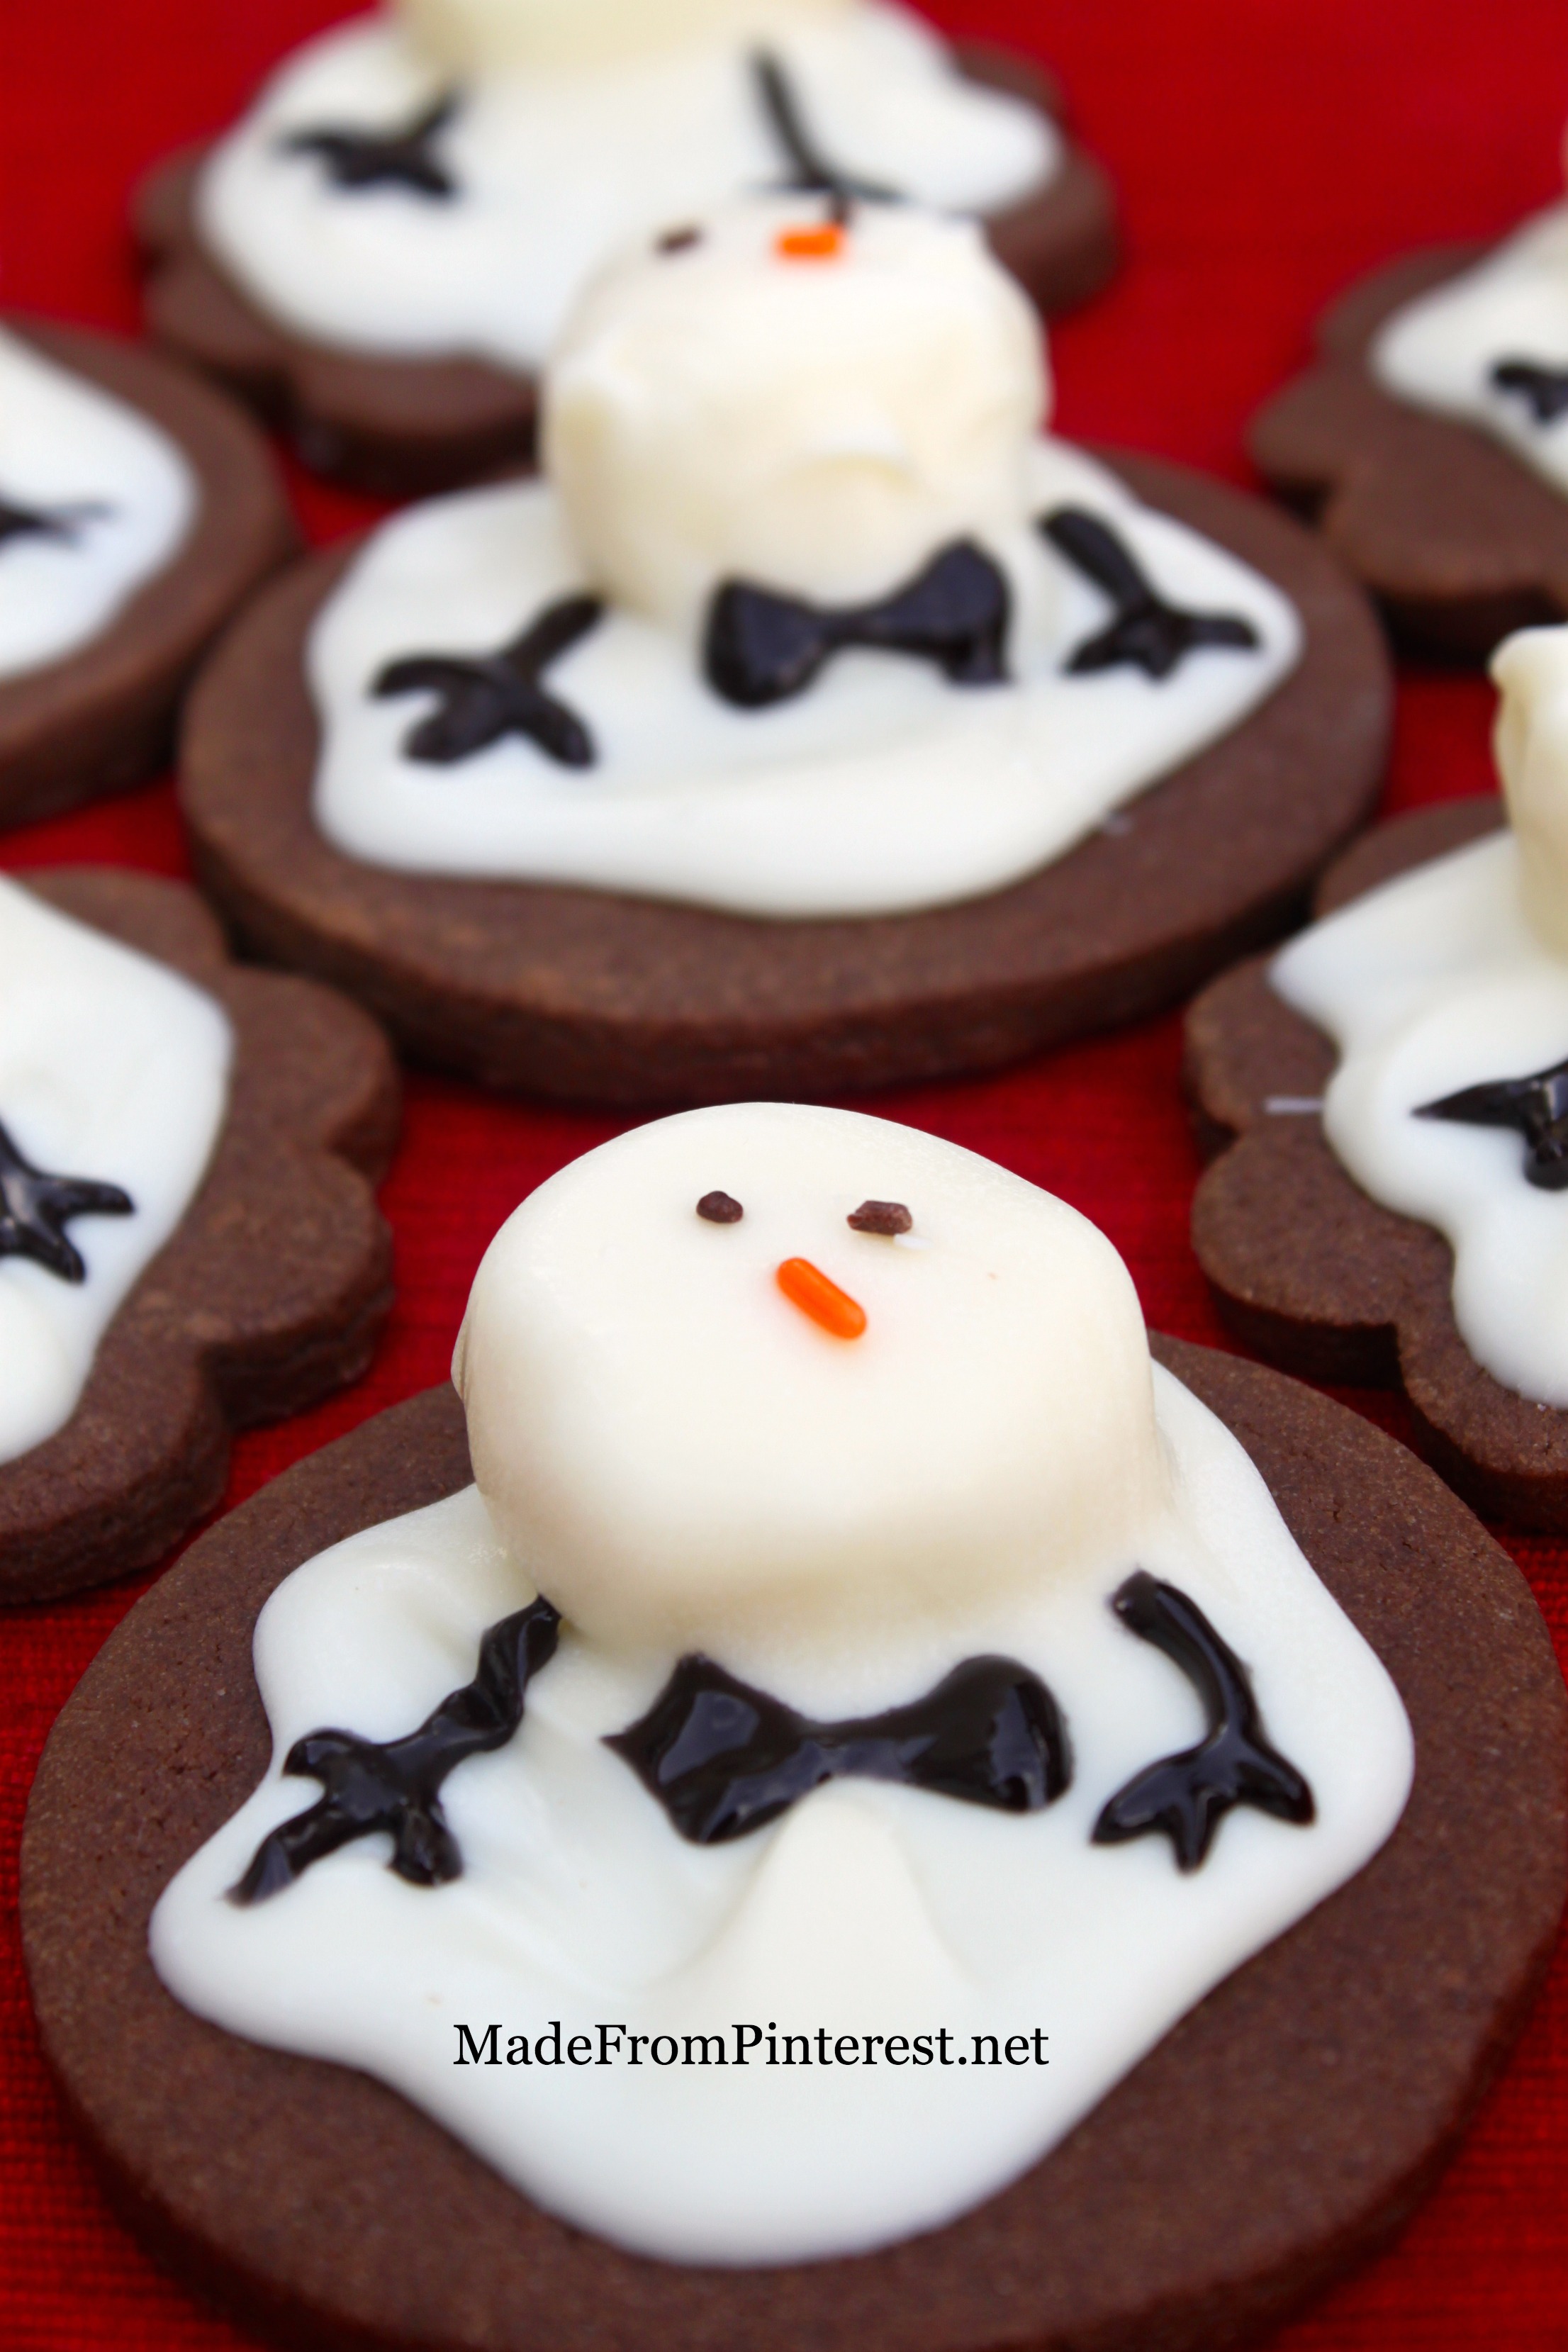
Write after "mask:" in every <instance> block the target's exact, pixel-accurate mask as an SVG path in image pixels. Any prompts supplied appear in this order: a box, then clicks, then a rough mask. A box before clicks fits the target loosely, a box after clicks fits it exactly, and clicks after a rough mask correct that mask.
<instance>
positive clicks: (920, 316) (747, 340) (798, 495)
mask: <svg viewBox="0 0 1568 2352" xmlns="http://www.w3.org/2000/svg"><path fill="white" fill-rule="evenodd" d="M821 215H822V206H821V205H820V204H819V203H802V202H801V201H800V200H799V199H795V200H793V201H792V200H791V199H789V198H787V197H775V198H774V199H773V200H772V201H771V202H768V203H756V202H753V203H751V204H746V205H734V206H732V207H731V208H730V209H729V210H727V211H725V212H722V213H720V214H717V215H712V216H710V218H708V219H707V220H705V221H704V222H703V224H702V226H701V228H700V231H697V232H696V235H697V236H698V239H699V241H698V242H697V243H696V244H694V245H692V246H690V247H684V248H682V249H681V250H679V251H677V252H673V253H663V252H660V251H658V249H657V248H655V247H649V246H648V245H647V243H643V244H641V245H639V246H637V247H636V248H634V249H632V250H630V251H628V252H627V253H626V254H625V255H624V256H623V257H621V259H620V260H619V262H617V263H616V264H612V265H611V266H610V267H609V268H606V269H605V270H603V271H601V273H600V274H599V276H598V277H597V278H595V279H594V281H593V283H592V285H591V286H590V287H589V289H588V290H587V292H586V293H585V294H584V298H583V299H582V301H581V302H579V303H578V305H577V307H576V309H575V310H574V311H573V314H572V316H571V319H570V320H568V322H567V325H566V327H565V330H564V331H563V334H562V336H561V339H560V341H558V342H557V344H556V346H555V349H554V350H553V352H552V353H551V358H550V365H549V369H548V371H547V373H546V375H545V378H544V384H543V405H542V457H543V468H544V471H545V473H546V474H547V475H548V477H549V478H550V481H551V483H552V486H553V488H554V489H555V491H556V494H557V496H558V497H559V498H560V499H561V502H562V505H563V508H564V509H565V520H566V525H567V529H568V530H569V531H570V533H571V536H572V539H573V541H574V544H575V545H576V547H577V549H578V551H580V553H581V555H582V557H583V561H584V565H585V567H586V571H587V576H588V578H589V580H590V581H591V582H592V583H593V584H594V585H595V587H596V588H599V589H602V590H603V591H604V592H605V593H606V594H607V595H609V596H611V597H613V598H614V599H615V600H616V603H618V604H621V605H623V606H625V607H626V608H628V609H630V610H631V611H634V612H639V613H643V614H647V617H648V618H650V619H652V620H657V621H661V622H663V623H664V625H666V626H667V627H669V628H673V629H678V630H684V631H687V632H688V633H689V635H691V636H692V637H693V639H695V638H696V636H697V635H698V634H699V632H700V623H701V617H702V614H703V611H704V609H705V606H706V604H707V600H708V598H709V596H710V593H712V591H713V589H714V588H715V587H716V586H717V585H718V584H719V583H720V582H721V581H724V580H743V581H752V582H758V583H763V585H765V586H767V587H769V588H772V589H773V590H776V591H781V592H784V593H794V594H796V595H805V596H811V597H815V598H817V599H820V600H823V601H826V602H828V603H859V602H860V601H862V600H864V599H866V598H868V597H872V596H877V595H880V594H885V593H887V592H888V591H889V590H890V589H893V588H895V587H897V586H899V585H900V583H902V582H903V581H904V580H906V579H908V578H909V577H910V575H911V574H913V573H914V572H918V571H919V570H920V568H921V565H922V564H923V563H924V562H926V561H927V560H928V559H929V557H930V555H931V551H932V550H933V549H934V548H939V547H942V546H943V545H944V544H945V543H947V542H948V541H952V540H954V539H958V538H961V537H963V536H964V535H965V534H966V533H968V534H971V535H973V536H978V537H981V538H984V539H985V540H987V541H991V542H993V543H994V544H997V545H1001V546H1005V545H1010V544H1013V543H1016V541H1018V540H1019V539H1021V538H1023V537H1024V536H1025V535H1026V532H1027V530H1028V523H1029V512H1028V500H1029V453H1030V447H1031V444H1032V442H1033V439H1034V436H1035V435H1036V433H1037V431H1038V429H1039V426H1040V424H1041V421H1042V419H1043V418H1044V416H1045V414H1046V411H1047V401H1048V386H1047V379H1046V373H1045V366H1044V360H1043V354H1042V348H1041V340H1040V331H1039V323H1038V321H1037V319H1036V317H1035V314H1034V312H1033V310H1031V309H1030V307H1029V304H1028V303H1027V302H1026V299H1025V298H1024V295H1023V293H1022V292H1021V290H1020V289H1019V288H1018V286H1017V284H1016V281H1015V280H1014V279H1013V278H1010V277H1009V276H1008V274H1007V272H1006V271H1005V269H1004V268H1002V267H1001V264H1000V263H999V262H997V261H995V260H994V259H993V257H992V256H991V253H990V250H989V248H988V247H987V246H986V244H985V241H984V237H983V236H982V235H981V233H980V231H979V229H978V228H977V227H976V226H974V224H973V222H972V221H960V220H948V219H942V218H940V217H937V216H934V215H931V214H928V213H921V212H918V211H916V210H914V209H913V208H912V207H909V206H903V205H900V206H890V205H867V206H864V207H862V208H861V210H860V211H859V212H858V214H857V215H856V216H855V218H854V220H853V221H852V223H851V224H850V225H849V226H847V229H845V230H844V232H843V233H842V243H841V246H840V248H839V250H838V251H837V252H836V253H834V254H832V255H831V256H828V257H824V258H790V257H788V256H787V255H785V254H783V253H781V252H780V250H779V245H780V240H781V238H787V237H788V236H789V235H790V233H791V231H792V229H799V228H800V227H802V226H805V228H806V229H807V230H811V229H815V228H816V227H817V226H818V224H819V223H820V220H821Z"/></svg>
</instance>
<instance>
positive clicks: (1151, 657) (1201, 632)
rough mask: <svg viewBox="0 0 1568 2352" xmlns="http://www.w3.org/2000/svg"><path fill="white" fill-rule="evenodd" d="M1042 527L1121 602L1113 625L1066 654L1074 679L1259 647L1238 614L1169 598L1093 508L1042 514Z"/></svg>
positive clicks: (1161, 668) (1160, 671) (1156, 668)
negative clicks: (1188, 608) (1211, 651)
mask: <svg viewBox="0 0 1568 2352" xmlns="http://www.w3.org/2000/svg"><path fill="white" fill-rule="evenodd" d="M1038 529H1039V530H1041V531H1042V532H1043V533H1044V535H1045V537H1046V538H1047V539H1048V540H1049V541H1050V543H1051V545H1052V546H1053V547H1054V548H1055V549H1056V551H1057V552H1058V555H1062V556H1065V557H1066V559H1067V561H1068V562H1069V563H1070V564H1071V565H1072V567H1073V569H1074V571H1075V572H1081V573H1082V574H1083V576H1084V578H1085V579H1086V580H1090V581H1092V582H1093V583H1094V585H1095V586H1096V587H1097V588H1098V589H1100V591H1101V592H1102V593H1104V594H1105V595H1107V596H1109V597H1110V602H1111V604H1112V605H1113V606H1114V608H1115V617H1114V619H1113V620H1112V621H1111V623H1110V626H1109V627H1108V628H1104V629H1101V630H1100V631H1099V632H1098V633H1097V634H1096V635H1094V636H1092V637H1086V638H1085V639H1084V641H1083V643H1082V645H1080V646H1078V647H1077V648H1076V649H1075V650H1074V652H1073V653H1072V654H1070V655H1069V656H1068V660H1067V663H1066V665H1065V667H1066V670H1067V674H1068V677H1087V676H1088V675H1089V674H1090V673H1091V672H1093V671H1096V670H1102V669H1121V668H1133V669H1141V670H1142V671H1144V672H1145V673H1146V674H1147V676H1148V677H1152V678H1163V677H1170V676H1171V674H1172V672H1173V671H1174V670H1177V669H1179V668H1180V667H1181V666H1182V664H1183V662H1184V661H1185V660H1186V658H1187V656H1188V655H1189V654H1194V653H1196V652H1198V650H1199V649H1200V648H1201V647H1204V646H1221V647H1226V648H1228V649H1229V650H1231V651H1233V652H1237V653H1252V652H1255V651H1256V650H1257V648H1258V644H1259V642H1260V641H1259V638H1258V632H1257V630H1256V629H1255V628H1254V627H1253V625H1252V623H1251V622H1250V621H1247V620H1243V619H1242V617H1241V615H1240V614H1237V613H1187V612H1184V611H1183V610H1182V609H1181V607H1180V606H1179V605H1175V604H1166V602H1165V601H1164V599H1163V596H1161V595H1160V593H1158V591H1157V590H1156V588H1155V587H1154V584H1153V583H1152V581H1151V580H1150V579H1149V577H1148V575H1147V574H1146V573H1145V572H1144V571H1143V570H1142V567H1141V565H1140V564H1139V562H1138V560H1137V558H1136V557H1135V556H1134V554H1133V552H1132V551H1131V548H1130V547H1129V546H1128V544H1127V542H1126V541H1125V540H1124V539H1123V538H1122V537H1121V533H1120V532H1119V531H1115V530H1112V529H1111V527H1110V524H1109V523H1108V522H1105V521H1103V520H1101V518H1100V516H1099V515H1094V514H1090V513H1089V510H1088V509H1087V508H1085V507H1056V508H1054V509H1052V511H1051V512H1050V513H1049V514H1047V515H1042V516H1041V518H1040V520H1039V523H1038Z"/></svg>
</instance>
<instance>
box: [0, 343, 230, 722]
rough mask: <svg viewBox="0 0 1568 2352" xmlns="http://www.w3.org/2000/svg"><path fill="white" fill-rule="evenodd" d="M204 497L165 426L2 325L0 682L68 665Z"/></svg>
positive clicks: (154, 565)
mask: <svg viewBox="0 0 1568 2352" xmlns="http://www.w3.org/2000/svg"><path fill="white" fill-rule="evenodd" d="M198 499H199V492H198V490H197V487H196V481H195V475H194V474H193V473H192V471H191V468H190V467H189V465H188V464H187V463H186V460H185V458H184V454H183V453H182V451H181V450H180V449H179V447H178V446H176V444H175V443H174V441H173V440H171V439H170V437H169V436H168V435H167V434H166V433H164V432H163V431H162V430H161V428H160V427H159V426H157V425H154V424H153V423H152V421H151V420H150V419H149V418H147V417H145V416H143V415H142V414H141V413H140V412H139V411H138V410H136V409H134V408H132V407H129V406H127V404H125V402H123V401H121V400H116V399H114V398H112V397H111V396H110V394H108V393H106V392H103V391H100V388H99V386H98V385H97V384H95V383H88V382H87V381H86V380H85V378H83V377H81V376H78V375H73V374H71V373H69V371H68V370H67V369H65V368H62V367H58V366H56V364H55V362H53V361H52V360H47V359H45V358H44V356H43V354H42V353H41V352H37V351H35V350H34V349H33V347H32V345H31V344H29V343H26V342H24V341H22V340H21V339H20V338H19V337H18V336H16V335H11V334H7V333H6V332H5V331H4V330H3V329H0V500H3V501H4V502H5V504H6V505H8V506H10V507H13V508H16V509H25V510H26V511H27V512H29V513H31V514H33V515H35V516H38V515H41V516H42V517H44V518H45V519H46V520H47V521H50V522H52V524H53V526H54V527H53V528H51V529H46V530H16V529H12V530H7V531H6V532H5V534H4V536H0V679H4V678H7V677H20V676H22V675H23V674H24V673H26V671H28V670H33V669H39V668H42V667H43V666H44V665H45V663H47V662H54V661H59V660H62V659H63V658H64V657H65V656H66V655H68V654H72V653H75V652H76V651H77V650H78V649H79V647H80V646H84V645H86V644H88V643H89V640H90V639H92V638H93V637H96V636H98V635H100V634H101V632H102V631H103V630H104V629H106V628H107V627H108V626H109V625H110V622H111V621H113V620H114V618H115V617H116V615H117V614H119V613H120V611H121V608H122V607H123V606H124V605H125V604H127V603H128V601H129V600H130V598H131V597H132V595H133V594H134V593H135V592H136V590H137V589H138V588H140V587H141V586H142V584H143V583H145V582H146V581H148V580H150V579H151V578H152V577H153V574H154V573H155V572H161V571H163V569H164V568H165V567H166V566H167V565H168V564H169V562H171V561H172V560H173V558H174V556H175V555H176V554H177V552H178V551H179V549H180V547H181V545H182V543H183V541H184V539H185V537H186V535H187V533H188V531H189V530H190V528H191V524H192V522H193V520H194V519H195V511H196V507H197V502H198Z"/></svg>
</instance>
